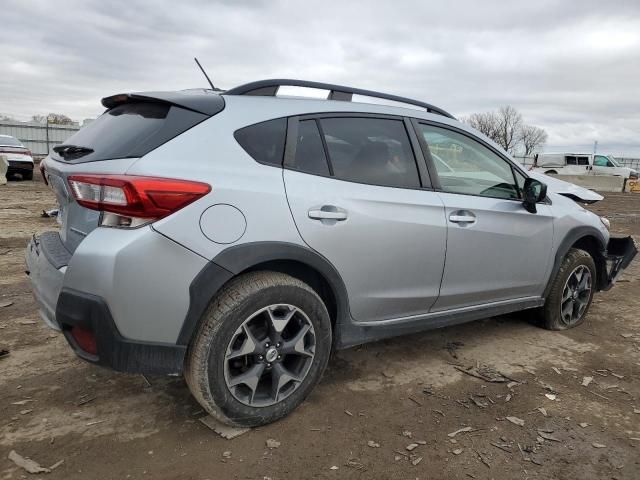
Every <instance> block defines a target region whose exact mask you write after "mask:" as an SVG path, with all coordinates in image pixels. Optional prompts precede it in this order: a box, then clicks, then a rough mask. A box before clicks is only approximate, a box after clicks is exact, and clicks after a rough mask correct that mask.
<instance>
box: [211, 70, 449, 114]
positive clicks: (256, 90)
mask: <svg viewBox="0 0 640 480" xmlns="http://www.w3.org/2000/svg"><path fill="white" fill-rule="evenodd" d="M282 86H291V87H307V88H317V89H320V90H329V96H328V97H327V100H342V101H345V102H350V101H352V98H353V95H363V96H366V97H373V98H383V99H385V100H392V101H394V102H399V103H406V104H408V105H415V106H417V107H422V108H424V109H425V110H426V111H427V112H430V113H436V114H438V115H444V116H445V117H449V118H453V119H454V120H455V117H454V116H453V115H451V114H450V113H448V112H446V111H444V110H442V109H441V108H438V107H436V106H434V105H431V104H429V103H425V102H421V101H419V100H413V99H411V98H406V97H400V96H398V95H390V94H388V93H381V92H375V91H373V90H363V89H361V88H353V87H345V86H343V85H333V84H331V83H322V82H310V81H307V80H292V79H286V78H285V79H271V80H258V81H257V82H251V83H247V84H245V85H240V86H239V87H235V88H232V89H230V90H227V91H226V92H224V94H223V95H256V96H266V97H275V96H276V95H277V94H278V89H279V88H280V87H282Z"/></svg>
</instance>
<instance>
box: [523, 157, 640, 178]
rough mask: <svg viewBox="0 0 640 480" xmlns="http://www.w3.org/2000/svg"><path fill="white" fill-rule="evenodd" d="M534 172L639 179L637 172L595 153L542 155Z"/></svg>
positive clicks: (610, 158)
mask: <svg viewBox="0 0 640 480" xmlns="http://www.w3.org/2000/svg"><path fill="white" fill-rule="evenodd" d="M534 170H537V171H539V172H542V173H545V174H547V175H613V176H616V177H624V178H627V179H631V180H637V179H638V172H637V171H635V170H634V169H632V168H629V167H625V166H622V165H620V164H619V163H618V161H617V160H616V159H615V158H614V157H613V156H611V155H600V154H593V153H541V154H539V155H538V158H537V161H536V163H535V165H534Z"/></svg>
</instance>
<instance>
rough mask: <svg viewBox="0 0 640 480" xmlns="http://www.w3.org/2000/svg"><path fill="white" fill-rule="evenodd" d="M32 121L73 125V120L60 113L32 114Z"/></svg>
mask: <svg viewBox="0 0 640 480" xmlns="http://www.w3.org/2000/svg"><path fill="white" fill-rule="evenodd" d="M31 121H32V122H38V123H47V122H48V123H49V124H51V125H73V123H74V122H73V120H71V119H70V118H69V117H67V116H66V115H64V114H62V113H50V114H48V115H32V116H31Z"/></svg>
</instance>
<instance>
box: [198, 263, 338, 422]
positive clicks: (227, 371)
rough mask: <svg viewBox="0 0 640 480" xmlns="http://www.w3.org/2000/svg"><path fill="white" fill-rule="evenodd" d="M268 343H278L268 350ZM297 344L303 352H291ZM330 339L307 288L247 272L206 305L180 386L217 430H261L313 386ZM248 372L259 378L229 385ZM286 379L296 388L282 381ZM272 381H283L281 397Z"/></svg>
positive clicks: (320, 307) (326, 321) (321, 309)
mask: <svg viewBox="0 0 640 480" xmlns="http://www.w3.org/2000/svg"><path fill="white" fill-rule="evenodd" d="M273 306H277V307H276V308H274V307H273ZM287 317H288V318H287ZM276 325H278V326H276ZM282 325H286V326H285V327H282ZM306 325H309V328H308V329H307V330H306V333H305V328H307V327H306ZM277 328H283V329H282V330H281V333H278V332H277ZM263 334H264V336H263ZM271 338H273V339H274V340H273V341H277V340H278V338H279V339H280V340H279V342H278V343H276V345H273V344H272V343H271V344H270V346H269V348H267V347H266V346H267V343H269V342H270V341H272V340H270V339H271ZM297 338H301V342H302V344H301V343H300V340H298V341H297V343H296V344H295V345H296V346H295V348H294V350H295V351H293V350H291V348H292V342H294V341H295V340H296V339H297ZM331 338H332V332H331V320H330V318H329V313H328V312H327V308H326V306H325V305H324V303H323V302H322V300H321V299H320V297H319V296H318V294H317V293H316V292H315V291H314V290H313V289H312V288H311V287H309V286H308V285H307V284H305V283H303V282H301V281H300V280H297V279H295V278H293V277H291V276H289V275H286V274H284V273H279V272H251V273H248V274H245V275H242V276H240V277H237V278H235V279H233V280H231V281H230V283H229V284H228V285H226V286H225V287H224V288H223V289H222V291H220V293H219V294H218V295H217V296H216V297H215V298H214V299H213V300H212V302H211V304H210V305H209V307H208V309H207V310H206V312H205V313H204V315H203V318H202V320H201V323H200V326H199V328H198V331H197V334H196V336H195V338H194V340H193V341H192V344H191V346H190V348H189V351H188V352H187V358H186V365H185V378H186V381H187V384H188V385H189V389H190V390H191V393H192V394H193V396H194V397H195V398H196V399H197V400H198V402H199V403H200V405H202V407H203V408H204V409H205V410H206V411H207V412H208V413H209V414H211V415H212V416H213V417H215V418H216V419H218V420H220V421H221V422H224V423H226V424H228V425H232V426H241V427H255V426H259V425H266V424H268V423H271V422H274V421H276V420H278V419H280V418H282V417H284V416H286V415H287V414H289V413H290V412H291V411H293V410H294V409H295V408H296V407H297V406H298V405H299V404H300V403H302V401H303V400H304V399H305V398H306V397H307V395H308V394H309V393H310V392H311V390H312V389H313V388H314V387H315V385H316V384H317V383H318V382H319V381H320V378H321V377H322V374H323V372H324V370H325V368H326V366H327V363H328V360H329V356H330V353H331V343H332V342H331ZM251 345H255V346H256V348H251ZM276 346H279V348H278V349H277V350H276V349H275V347H276ZM287 348H288V349H289V350H287ZM273 350H276V354H277V355H278V356H277V358H275V355H274V352H273ZM301 350H304V354H301V353H299V352H300V351H301ZM245 351H249V352H250V353H248V354H244V353H243V352H245ZM285 351H286V352H288V353H285ZM310 352H313V356H309V354H310ZM280 353H281V354H280ZM236 355H237V356H238V357H237V358H234V359H229V358H228V357H229V356H236ZM270 355H271V358H269V356H270ZM281 357H282V359H281ZM274 358H275V360H274ZM267 360H269V361H270V362H272V363H270V362H269V361H267ZM261 369H262V370H261ZM254 371H262V373H261V374H256V375H254V376H252V377H251V378H252V379H254V380H255V378H257V377H259V381H258V382H257V384H255V385H254V386H253V387H252V386H251V382H248V383H247V384H245V383H243V382H240V383H238V384H237V385H231V384H234V383H237V382H238V379H239V377H241V376H242V375H248V374H252V375H253V372H254ZM284 372H286V373H284ZM289 374H293V376H294V377H296V376H297V380H287V378H289ZM260 375H261V376H260ZM279 380H282V381H285V380H287V383H286V384H282V390H280V381H279ZM276 384H277V387H276V386H274V385H276ZM274 391H275V395H274ZM269 402H272V403H269Z"/></svg>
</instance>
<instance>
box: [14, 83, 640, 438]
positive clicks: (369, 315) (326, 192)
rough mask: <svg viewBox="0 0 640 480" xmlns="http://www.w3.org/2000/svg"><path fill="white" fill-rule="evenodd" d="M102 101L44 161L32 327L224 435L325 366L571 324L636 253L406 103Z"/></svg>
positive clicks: (250, 87)
mask: <svg viewBox="0 0 640 480" xmlns="http://www.w3.org/2000/svg"><path fill="white" fill-rule="evenodd" d="M283 85H293V86H298V87H309V88H316V89H323V90H326V92H327V94H328V99H327V100H321V99H300V98H282V97H280V96H278V95H277V92H278V90H279V88H280V87H281V86H283ZM353 95H360V96H366V97H372V98H373V99H374V100H375V101H379V99H384V100H391V101H394V102H401V103H402V104H405V105H406V108H405V107H403V106H385V105H379V104H374V103H355V102H352V101H350V100H352V99H353ZM372 102H373V100H372ZM102 103H103V105H104V106H105V107H106V108H107V110H106V112H105V113H104V114H103V115H102V116H100V117H99V118H98V119H97V120H95V121H94V122H93V123H91V124H90V125H88V126H87V127H85V128H83V129H82V130H80V131H79V132H78V133H76V134H75V135H74V136H73V137H71V138H70V139H69V140H68V141H67V143H66V144H64V145H58V146H56V147H55V148H54V152H52V153H51V155H50V156H48V157H47V158H46V159H45V160H44V175H45V177H46V179H47V180H48V182H49V185H50V186H51V188H52V189H53V191H54V192H55V194H56V197H57V199H58V202H59V205H60V213H59V219H60V221H61V223H62V228H61V230H60V231H59V232H58V231H51V232H47V233H44V234H42V235H40V236H37V237H36V236H34V237H33V238H32V240H31V242H30V243H29V246H28V248H27V252H26V261H27V268H28V272H29V278H30V280H31V283H32V286H33V290H34V293H35V297H36V299H37V301H38V304H39V309H40V313H41V315H42V318H43V319H44V321H45V322H46V323H47V324H48V325H49V326H51V327H53V328H55V329H59V330H61V331H62V332H63V333H64V335H65V337H66V339H67V341H68V342H69V344H70V345H71V347H72V348H73V349H74V351H75V352H76V353H77V355H78V356H80V357H81V358H83V359H85V360H87V361H89V362H92V363H94V364H97V365H103V366H106V367H110V368H113V369H116V370H120V371H125V372H138V373H140V372H142V373H155V374H184V376H185V378H186V380H187V383H188V385H189V387H190V389H191V391H192V392H193V395H194V396H195V398H196V399H197V400H198V401H199V402H200V403H201V404H202V406H203V407H204V408H205V409H206V411H207V412H209V413H210V414H211V415H213V416H215V417H216V418H218V419H219V420H221V421H223V422H226V423H229V424H232V425H243V426H255V425H262V424H266V423H269V422H272V421H274V420H277V419H279V418H281V417H283V416H284V415H287V414H288V413H289V412H291V411H292V410H293V409H294V408H295V407H296V406H297V405H299V404H300V403H301V402H302V401H303V399H304V398H305V397H306V396H307V395H308V394H309V393H310V392H311V390H312V388H313V387H314V386H315V385H316V384H317V382H318V381H319V379H320V377H321V375H322V373H323V371H324V369H325V367H326V366H327V362H328V359H329V354H330V352H331V350H332V349H340V348H346V347H350V346H353V345H358V344H362V343H365V342H370V341H374V340H379V339H382V338H386V337H391V336H395V335H402V334H408V333H412V332H417V331H421V330H425V329H430V328H436V327H444V326H447V325H453V324H457V323H461V322H466V321H470V320H476V319H480V318H486V317H490V316H493V315H499V314H505V313H509V312H515V311H520V310H530V311H531V312H533V313H532V314H533V315H534V316H536V318H538V319H539V322H540V324H541V325H542V326H543V327H545V328H547V329H551V330H563V329H567V328H571V327H574V326H576V325H579V324H581V323H582V322H583V321H584V318H585V316H586V314H587V311H588V309H589V305H590V304H591V300H592V298H593V295H594V293H595V292H596V291H599V290H606V289H608V288H611V286H612V285H613V284H614V282H615V281H616V278H617V277H618V276H619V275H620V272H622V270H623V269H624V268H626V267H627V265H628V264H629V262H630V261H631V260H632V259H633V258H634V256H635V254H636V252H637V250H636V247H635V245H634V243H633V240H632V239H631V238H630V237H627V238H610V236H609V232H608V229H607V227H608V222H607V221H606V220H602V219H601V218H600V217H598V216H597V215H595V214H593V213H591V212H589V211H587V210H585V209H584V208H582V207H581V206H580V205H579V204H578V203H576V202H574V201H573V200H572V198H577V199H580V196H581V195H582V194H584V195H593V194H592V192H589V191H588V190H585V189H581V188H580V187H576V186H574V185H568V184H566V183H565V182H561V181H557V182H556V183H555V184H554V185H549V188H547V186H546V185H545V184H544V183H542V182H541V181H539V180H538V179H537V178H535V176H533V175H530V174H529V173H528V172H527V171H526V170H524V169H523V168H522V167H521V166H520V165H518V164H517V163H515V162H514V161H513V160H512V159H511V158H510V157H509V156H508V155H507V154H506V153H505V152H504V151H503V150H501V149H500V148H499V147H498V146H497V145H496V144H494V143H492V142H491V141H490V140H488V139H487V138H485V137H484V136H482V135H481V134H479V133H478V132H476V131H474V130H472V129H470V128H469V127H468V126H466V125H464V124H463V123H460V122H458V121H457V120H456V119H455V118H453V117H452V116H451V115H450V114H448V113H447V112H445V111H444V110H442V109H440V108H438V107H435V106H433V105H429V104H427V103H424V102H420V101H417V100H411V99H407V98H402V97H397V96H393V95H387V94H384V93H378V92H372V91H367V90H360V89H355V88H350V87H344V86H336V85H328V84H321V83H315V82H304V81H298V80H267V81H259V82H254V83H250V84H247V85H244V86H240V87H237V88H233V89H231V90H229V91H227V92H225V93H224V94H221V95H220V94H217V93H213V92H211V91H200V92H194V91H186V92H161V93H158V92H155V93H131V94H121V95H115V96H111V97H106V98H104V99H103V101H102ZM416 107H419V108H420V109H421V110H417V109H416ZM435 155H438V156H439V157H440V158H442V159H444V161H445V162H447V165H450V167H448V168H449V170H451V171H449V170H447V168H445V167H443V164H442V162H434V156H435ZM452 172H453V173H452ZM456 172H458V173H456ZM469 172H472V173H469ZM591 198H593V197H591Z"/></svg>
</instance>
